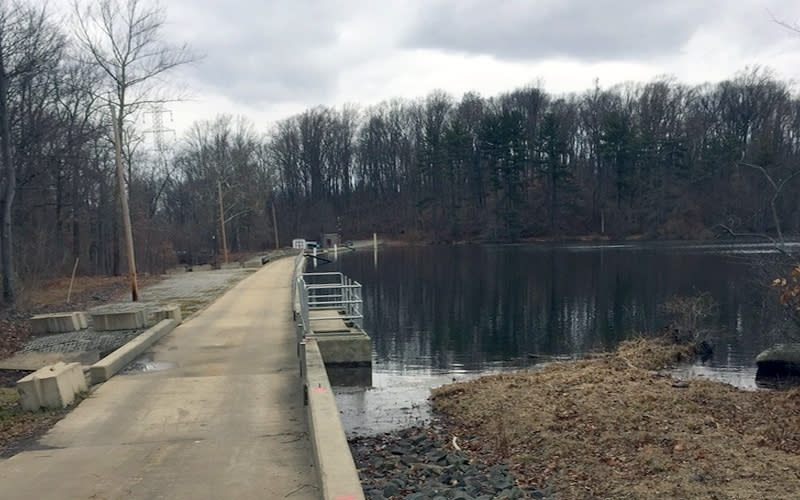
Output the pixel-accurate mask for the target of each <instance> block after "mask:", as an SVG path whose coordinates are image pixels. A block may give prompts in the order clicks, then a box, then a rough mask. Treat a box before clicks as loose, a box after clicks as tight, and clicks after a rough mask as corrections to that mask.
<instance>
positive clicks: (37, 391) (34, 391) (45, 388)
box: [17, 362, 87, 411]
mask: <svg viewBox="0 0 800 500" xmlns="http://www.w3.org/2000/svg"><path fill="white" fill-rule="evenodd" d="M86 390H87V385H86V378H85V377H84V375H83V369H82V367H81V364H80V363H62V362H58V363H56V364H54V365H49V366H45V367H44V368H42V369H40V370H37V371H35V372H34V373H31V374H30V375H28V376H26V377H23V378H22V379H20V380H19V381H17V391H18V392H19V395H20V402H21V404H22V407H23V408H24V409H25V410H30V411H36V410H39V409H40V408H63V407H65V406H68V405H70V404H72V402H73V401H75V396H76V395H77V394H79V393H81V392H84V391H86Z"/></svg>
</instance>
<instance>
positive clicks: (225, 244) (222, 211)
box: [217, 181, 228, 264]
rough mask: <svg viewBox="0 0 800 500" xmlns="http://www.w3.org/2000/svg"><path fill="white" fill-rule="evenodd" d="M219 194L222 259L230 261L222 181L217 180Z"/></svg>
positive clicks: (226, 261)
mask: <svg viewBox="0 0 800 500" xmlns="http://www.w3.org/2000/svg"><path fill="white" fill-rule="evenodd" d="M217 194H218V195H219V227H220V232H221V233H222V259H223V260H224V262H225V263H226V264H227V263H228V240H227V239H226V238H225V209H224V207H223V206H222V181H217Z"/></svg>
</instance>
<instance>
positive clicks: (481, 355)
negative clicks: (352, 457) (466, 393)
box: [318, 244, 775, 434]
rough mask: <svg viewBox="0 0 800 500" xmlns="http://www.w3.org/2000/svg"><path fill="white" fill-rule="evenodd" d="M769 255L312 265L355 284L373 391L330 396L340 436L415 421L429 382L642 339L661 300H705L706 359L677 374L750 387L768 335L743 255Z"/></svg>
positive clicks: (617, 253) (690, 253)
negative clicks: (709, 303) (710, 352)
mask: <svg viewBox="0 0 800 500" xmlns="http://www.w3.org/2000/svg"><path fill="white" fill-rule="evenodd" d="M768 251H769V247H762V246H757V245H735V246H726V247H712V246H703V245H668V244H660V245H647V244H645V245H610V246H609V245H604V246H592V245H572V246H553V245H550V246H546V245H512V246H486V245H482V246H455V247H451V246H427V247H405V248H381V249H380V250H379V253H378V255H377V259H376V258H375V256H374V254H373V252H371V251H365V252H355V253H351V254H347V255H343V254H340V255H339V259H338V261H337V262H336V263H334V264H331V265H327V266H324V267H320V268H318V270H320V271H322V270H334V269H336V270H341V271H343V272H344V273H345V274H347V275H348V276H350V277H351V278H352V279H354V280H357V281H360V282H361V283H362V284H363V285H364V291H363V298H364V309H365V318H364V328H365V330H366V331H367V332H368V333H369V334H370V335H371V336H372V339H373V351H374V358H373V359H374V366H373V387H372V388H369V389H366V390H365V389H354V388H337V402H338V404H339V406H340V410H341V411H342V413H343V415H342V416H343V423H344V424H345V428H346V430H347V431H348V433H349V434H356V433H374V432H381V431H385V430H390V429H392V428H395V427H398V426H401V427H402V426H405V425H409V424H412V423H414V422H415V421H417V420H424V419H426V418H427V417H428V415H429V413H428V407H427V404H426V402H425V400H426V398H427V396H428V393H429V390H430V388H432V387H436V386H438V385H441V384H444V383H447V382H450V381H452V380H454V379H456V380H461V379H465V378H472V377H475V376H479V375H482V374H486V373H495V372H498V371H505V370H509V369H515V368H523V367H532V366H535V365H536V364H537V363H541V362H542V361H543V360H546V359H548V357H550V356H558V357H561V356H567V357H569V356H579V355H581V354H583V353H587V352H590V351H598V350H605V349H610V348H613V347H614V346H615V345H616V344H617V343H618V342H619V341H621V340H624V339H626V338H630V337H632V336H634V335H637V334H641V333H645V332H655V331H658V330H659V329H661V328H662V327H664V326H666V325H667V324H669V323H670V321H671V320H672V319H673V318H671V317H670V316H669V314H668V313H667V312H666V311H665V310H664V307H663V304H664V303H665V302H667V301H669V300H670V299H671V298H673V297H675V296H695V295H697V294H699V293H708V294H710V295H711V297H713V299H714V301H715V302H716V304H717V307H716V310H715V311H714V314H713V315H712V316H711V317H710V318H709V322H708V325H706V326H707V327H708V328H710V329H712V330H713V333H712V334H711V338H712V341H713V344H714V346H715V351H714V356H713V358H712V359H711V360H709V361H708V362H706V363H705V364H703V365H696V366H694V367H691V368H690V369H688V370H689V372H690V374H691V375H695V376H707V377H711V378H715V379H720V380H723V381H726V382H729V383H732V384H734V385H738V386H740V387H746V388H753V387H755V381H754V376H755V364H754V362H753V360H754V358H755V356H756V355H757V354H758V352H760V351H761V350H763V349H764V348H766V347H767V346H769V345H771V344H772V343H773V341H774V340H775V338H774V335H773V334H770V332H771V331H772V328H773V327H772V325H769V324H767V323H766V321H767V315H765V314H762V304H763V302H764V300H771V299H769V298H766V297H765V291H766V290H765V288H764V287H763V286H762V284H763V281H764V280H763V279H761V280H758V279H756V273H755V271H754V268H753V266H752V263H751V261H752V259H753V258H757V257H760V256H762V255H764V254H766V253H768Z"/></svg>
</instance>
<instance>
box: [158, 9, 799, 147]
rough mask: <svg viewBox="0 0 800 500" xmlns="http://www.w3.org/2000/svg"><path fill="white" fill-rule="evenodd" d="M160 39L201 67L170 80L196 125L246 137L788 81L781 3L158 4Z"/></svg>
mask: <svg viewBox="0 0 800 500" xmlns="http://www.w3.org/2000/svg"><path fill="white" fill-rule="evenodd" d="M162 5H163V7H164V8H165V9H166V14H167V19H168V26H167V31H168V32H167V33H166V35H167V37H168V38H170V39H172V40H175V41H178V42H188V43H189V44H190V45H191V46H192V48H193V49H194V50H195V51H196V52H198V53H200V54H204V58H203V59H202V60H201V61H200V62H198V63H195V64H193V65H192V66H191V67H186V68H183V69H181V70H180V71H178V72H176V73H174V74H173V75H172V76H171V78H174V79H175V80H176V81H180V82H181V84H183V85H184V86H186V87H187V88H188V89H189V91H190V93H191V95H192V96H193V99H192V100H191V101H188V102H183V103H175V104H171V105H170V106H169V108H170V109H171V110H172V111H173V116H174V122H173V123H172V127H173V128H175V129H177V131H178V136H179V137H180V135H181V134H182V132H183V131H185V130H186V128H187V127H188V126H189V125H190V124H191V123H192V122H194V121H195V120H210V119H213V118H214V117H215V116H216V115H217V114H219V113H230V114H233V115H244V116H246V117H248V118H249V119H250V120H252V121H253V123H254V124H255V126H256V128H257V130H259V131H265V130H267V129H268V128H269V126H270V125H271V124H272V123H274V121H276V120H280V119H282V118H286V117H288V116H290V115H292V114H295V113H298V112H301V111H303V110H304V109H306V108H308V107H311V106H315V105H318V104H324V105H328V106H339V105H341V104H344V103H358V104H361V105H370V104H375V103H378V102H380V101H382V100H386V99H390V98H392V97H406V98H415V97H422V96H424V95H426V94H427V93H428V92H430V91H431V90H433V89H443V90H445V91H447V92H449V93H450V94H451V95H453V96H454V97H456V98H459V97H460V96H461V95H462V94H463V93H464V92H466V91H470V90H474V91H477V92H479V93H480V94H481V95H484V96H492V95H496V94H498V93H501V92H504V91H508V90H513V89H514V88H516V87H521V86H524V85H528V84H536V83H538V84H540V85H542V86H543V87H544V88H545V89H546V90H547V91H549V92H551V93H555V94H561V93H568V92H581V91H583V90H586V89H588V88H591V87H592V86H593V84H594V83H593V82H594V80H595V79H599V82H600V85H601V87H610V86H613V85H614V84H616V83H620V82H625V81H642V82H646V81H649V80H652V79H654V78H655V77H657V76H659V75H673V76H675V77H676V78H677V79H678V80H680V81H683V82H687V83H702V82H706V81H711V82H716V81H719V80H722V79H725V78H729V77H731V76H733V75H734V74H735V73H736V72H737V71H739V70H742V69H744V68H745V67H746V66H748V65H750V66H752V65H756V64H757V65H761V66H766V67H770V68H772V69H773V70H774V71H775V73H776V75H777V76H778V77H780V78H784V79H786V80H794V79H800V34H797V33H792V32H790V31H788V30H786V29H784V28H782V27H780V26H779V25H778V24H776V23H775V22H774V21H773V18H777V19H780V20H783V21H786V22H788V23H790V24H797V23H800V2H797V1H791V0H726V1H723V0H669V1H658V2H654V1H647V0H365V1H360V0H227V1H225V2H223V1H220V0H169V1H168V2H167V1H162Z"/></svg>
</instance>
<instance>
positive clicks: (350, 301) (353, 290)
mask: <svg viewBox="0 0 800 500" xmlns="http://www.w3.org/2000/svg"><path fill="white" fill-rule="evenodd" d="M294 286H295V290H296V293H297V295H298V300H299V306H300V307H299V308H300V323H301V325H302V327H303V332H304V333H309V332H310V331H311V319H310V315H311V311H313V310H330V311H331V314H330V315H326V316H319V315H317V316H314V320H326V319H340V320H343V321H344V322H345V323H350V322H352V323H353V324H354V325H355V326H357V327H358V328H363V320H364V309H363V301H362V300H361V283H359V282H357V281H353V280H351V279H350V278H348V277H347V276H345V275H344V274H342V273H338V272H332V273H303V274H299V275H298V276H297V278H296V280H295V283H294Z"/></svg>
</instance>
